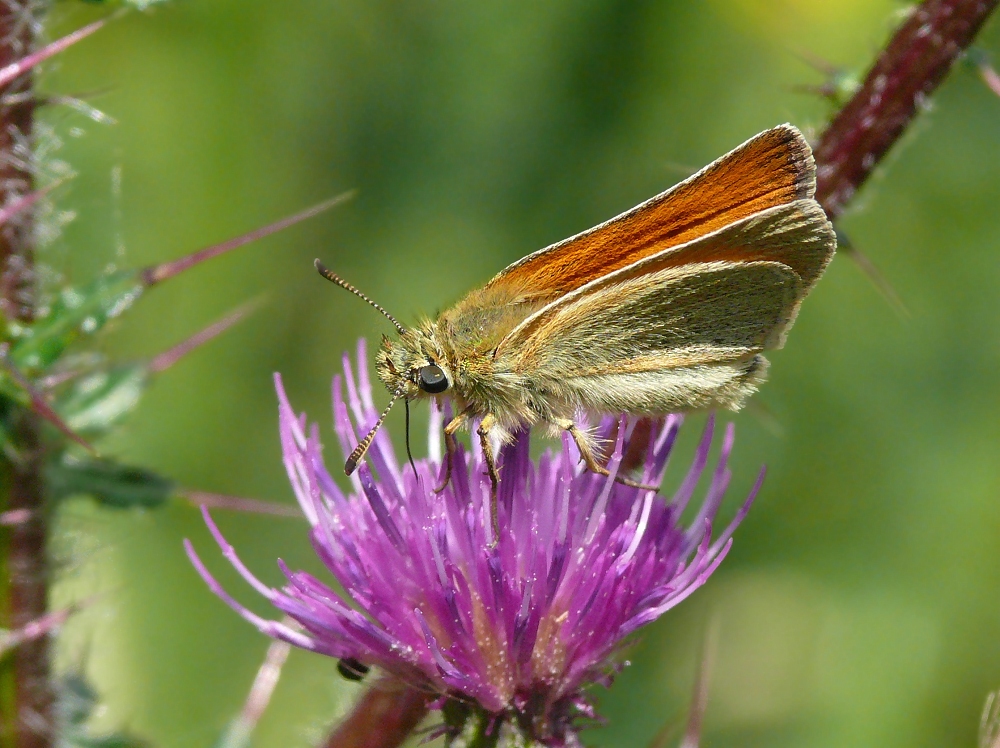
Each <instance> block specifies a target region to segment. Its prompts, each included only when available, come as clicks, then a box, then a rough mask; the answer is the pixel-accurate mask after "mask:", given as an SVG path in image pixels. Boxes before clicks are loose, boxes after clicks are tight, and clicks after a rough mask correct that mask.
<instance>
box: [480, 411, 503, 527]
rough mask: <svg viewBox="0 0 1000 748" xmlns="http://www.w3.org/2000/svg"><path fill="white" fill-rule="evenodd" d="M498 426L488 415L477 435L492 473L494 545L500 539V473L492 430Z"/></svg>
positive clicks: (491, 504)
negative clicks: (498, 491) (498, 504)
mask: <svg viewBox="0 0 1000 748" xmlns="http://www.w3.org/2000/svg"><path fill="white" fill-rule="evenodd" d="M494 425H496V418H494V417H493V416H492V414H489V413H487V414H486V415H485V416H483V420H482V421H480V422H479V428H477V429H476V433H477V434H479V443H480V445H482V448H483V459H484V460H486V469H487V470H489V473H490V484H491V485H490V518H491V520H492V522H493V545H496V542H497V539H498V538H499V537H500V511H499V508H498V507H497V484H498V483H499V482H500V471H499V470H497V459H496V455H495V454H494V453H493V444H492V443H491V442H490V430H491V429H492V428H493V426H494Z"/></svg>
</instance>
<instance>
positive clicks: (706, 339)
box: [495, 200, 836, 372]
mask: <svg viewBox="0 0 1000 748" xmlns="http://www.w3.org/2000/svg"><path fill="white" fill-rule="evenodd" d="M835 245H836V240H835V237H834V234H833V229H832V228H831V226H830V224H829V222H828V221H827V220H826V216H825V214H824V213H823V210H822V208H820V207H819V206H818V205H817V204H816V203H815V201H813V200H799V201H796V202H794V203H790V204H788V205H782V206H778V207H776V208H772V209H770V210H766V211H763V212H761V213H758V214H756V215H754V216H752V217H750V218H746V219H744V220H742V221H739V222H737V223H735V224H733V225H730V226H727V227H725V228H724V229H721V230H719V231H717V232H715V233H714V234H711V235H709V236H705V237H702V238H700V239H697V240H695V241H693V242H689V243H688V244H685V245H682V246H680V247H675V248H672V249H668V250H666V251H664V252H663V253H661V254H659V255H654V256H652V257H648V258H646V259H644V260H640V261H639V262H637V263H635V264H633V265H630V266H628V267H626V268H623V269H621V270H618V271H617V272H615V273H612V274H611V275H608V276H605V277H604V278H599V279H598V280H595V281H592V282H591V283H589V284H587V285H586V286H584V287H582V288H580V289H577V290H576V291H574V292H572V293H569V294H566V295H565V296H563V297H561V298H560V299H558V300H556V301H554V302H552V303H551V304H549V305H548V306H546V307H544V308H542V309H541V310H539V311H537V312H535V313H534V314H532V315H531V316H529V317H528V318H527V319H525V320H524V321H523V322H521V323H520V324H519V325H518V326H517V327H516V328H514V329H513V330H512V331H511V332H510V333H509V334H508V335H507V337H506V338H504V340H503V341H502V342H501V344H500V345H499V346H498V347H497V350H496V354H495V358H496V359H497V361H498V363H501V362H502V363H503V365H504V366H507V365H509V366H511V367H512V369H513V370H515V371H520V372H531V371H533V370H534V369H535V368H536V367H546V366H549V364H548V363H547V361H548V359H549V358H551V357H555V359H556V360H557V361H560V362H565V361H569V360H570V359H573V358H581V359H586V358H588V357H590V356H591V355H592V354H590V353H588V350H587V345H588V344H590V343H588V342H581V341H588V340H589V339H590V337H591V336H598V337H599V336H600V335H601V334H605V335H607V334H610V335H613V336H617V337H613V338H609V339H608V340H609V342H608V344H607V345H606V346H605V345H604V344H603V343H601V342H600V340H593V341H590V342H592V343H593V344H595V345H598V346H599V348H600V347H607V348H610V349H615V348H617V349H619V350H621V351H623V353H620V354H613V355H612V354H611V353H610V352H607V353H599V354H597V355H598V357H600V358H601V360H615V361H626V360H629V359H630V358H635V357H636V356H654V357H659V356H663V355H666V356H678V355H680V354H679V351H681V350H688V352H687V353H685V354H684V356H686V357H688V358H690V357H691V356H692V355H695V353H694V352H695V350H701V351H702V353H700V354H698V355H699V356H707V357H708V358H709V359H710V358H712V357H713V356H715V355H716V354H715V353H712V352H710V353H707V354H705V353H704V351H705V350H714V349H716V348H718V347H720V346H721V347H724V348H725V347H728V348H734V349H739V350H744V351H746V352H749V351H751V350H753V351H757V350H764V349H768V348H778V347H780V346H781V345H782V344H783V342H784V335H785V333H786V332H787V330H788V328H789V327H790V326H791V324H792V322H793V321H794V319H795V315H796V314H797V312H798V308H799V305H800V303H801V301H802V298H803V297H804V296H805V294H806V293H807V292H808V290H809V288H810V287H811V286H812V284H813V283H814V282H815V280H816V279H817V278H818V277H819V275H820V274H821V273H822V271H823V269H824V268H825V267H826V265H827V264H828V263H829V261H830V258H831V257H832V256H833V252H834V249H835ZM741 269H742V272H741ZM677 319H680V320H681V322H677V321H676V320H677ZM682 323H683V324H682ZM602 330H603V331H604V332H603V333H602V332H601V331H602ZM619 330H620V331H621V332H618V331H619ZM633 330H634V331H635V332H636V334H637V337H636V338H634V339H633V340H631V342H630V343H629V344H628V345H627V346H624V347H622V344H623V341H622V340H621V339H620V336H621V335H629V334H630V332H631V331H633ZM648 330H652V331H653V332H654V334H651V335H650V334H647V331H648ZM609 357H610V359H609ZM685 360H686V359H685ZM679 365H680V364H679Z"/></svg>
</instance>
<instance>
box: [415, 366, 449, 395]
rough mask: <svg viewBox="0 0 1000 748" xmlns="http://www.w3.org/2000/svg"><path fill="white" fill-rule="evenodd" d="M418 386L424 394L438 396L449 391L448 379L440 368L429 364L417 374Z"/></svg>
mask: <svg viewBox="0 0 1000 748" xmlns="http://www.w3.org/2000/svg"><path fill="white" fill-rule="evenodd" d="M417 385H418V386H419V387H420V389H422V390H423V391H424V392H430V393H431V394H432V395H436V394H437V393H438V392H444V391H445V390H446V389H448V377H446V376H445V375H444V372H443V371H442V370H441V367H440V366H435V365H434V364H429V365H428V366H425V367H423V368H422V369H421V370H420V371H419V372H417Z"/></svg>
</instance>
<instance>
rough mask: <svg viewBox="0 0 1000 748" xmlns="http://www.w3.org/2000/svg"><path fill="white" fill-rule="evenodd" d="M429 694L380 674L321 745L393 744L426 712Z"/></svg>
mask: <svg viewBox="0 0 1000 748" xmlns="http://www.w3.org/2000/svg"><path fill="white" fill-rule="evenodd" d="M430 701H431V696H430V695H429V694H426V693H424V692H422V691H418V690H417V689H415V688H411V687H409V686H405V685H403V684H401V683H399V682H397V681H393V680H389V679H388V678H383V679H382V680H379V681H378V682H376V683H375V684H374V685H372V686H370V687H369V688H368V690H367V691H365V692H364V693H363V694H362V695H361V698H359V699H358V701H357V703H356V704H355V705H354V708H353V709H352V710H351V713H350V714H348V715H347V716H346V717H345V718H344V721H343V722H341V723H340V724H339V725H338V726H337V727H336V728H335V729H334V730H333V732H331V733H330V734H329V735H328V736H327V738H326V740H324V741H323V743H321V748H396V747H397V746H400V745H402V744H403V743H404V742H405V741H406V739H407V737H409V735H410V733H412V732H413V731H414V730H415V729H416V727H417V725H419V724H420V722H421V720H423V718H424V717H425V716H426V715H427V706H428V704H429V703H430Z"/></svg>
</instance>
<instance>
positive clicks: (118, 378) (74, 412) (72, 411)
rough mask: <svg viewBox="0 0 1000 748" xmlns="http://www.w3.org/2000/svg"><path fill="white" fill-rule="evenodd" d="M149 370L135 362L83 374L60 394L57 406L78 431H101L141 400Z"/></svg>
mask: <svg viewBox="0 0 1000 748" xmlns="http://www.w3.org/2000/svg"><path fill="white" fill-rule="evenodd" d="M147 374H148V371H147V368H146V367H145V366H143V365H138V364H136V365H132V366H120V367H116V368H114V369H110V370H108V371H96V372H93V373H91V374H88V375H86V376H84V377H80V378H79V379H77V380H76V381H74V382H73V384H72V386H71V388H70V389H69V390H68V391H67V392H66V393H64V394H63V395H61V396H60V397H59V399H58V400H57V401H56V404H55V410H56V411H57V412H58V413H59V414H60V415H61V416H62V417H63V420H65V421H66V425H67V426H69V427H70V428H71V429H72V430H73V431H75V432H76V433H78V434H87V435H96V434H102V433H104V432H106V431H108V430H109V429H110V428H111V427H112V426H114V425H115V424H117V423H118V422H119V421H120V420H121V419H122V418H123V417H124V416H125V415H127V414H128V412H129V411H131V410H132V409H133V408H134V407H135V406H136V405H137V404H138V402H139V398H140V397H141V396H142V393H143V390H144V389H145V387H146V382H147Z"/></svg>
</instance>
